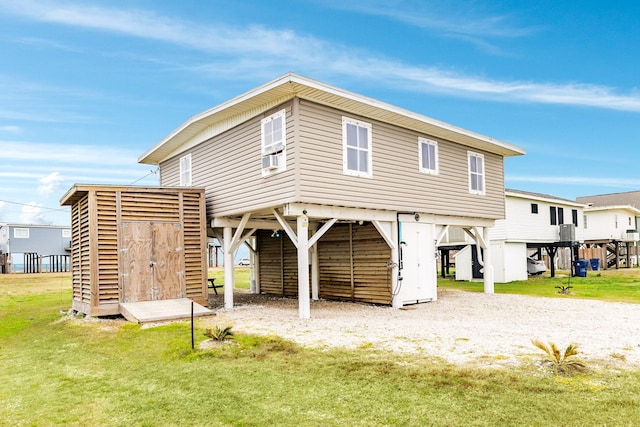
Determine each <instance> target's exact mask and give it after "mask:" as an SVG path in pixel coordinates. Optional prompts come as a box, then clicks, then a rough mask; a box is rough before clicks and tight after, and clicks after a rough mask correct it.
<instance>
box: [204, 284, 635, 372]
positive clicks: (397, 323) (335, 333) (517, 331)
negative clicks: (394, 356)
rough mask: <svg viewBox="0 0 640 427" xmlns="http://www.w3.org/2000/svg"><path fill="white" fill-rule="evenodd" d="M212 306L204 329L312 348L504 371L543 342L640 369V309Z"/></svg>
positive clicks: (509, 302)
mask: <svg viewBox="0 0 640 427" xmlns="http://www.w3.org/2000/svg"><path fill="white" fill-rule="evenodd" d="M210 302H211V306H212V307H213V309H214V310H215V311H216V316H212V317H209V318H208V319H207V320H205V321H204V322H205V326H206V325H221V326H227V325H231V326H232V327H233V330H234V331H236V332H245V333H252V334H260V335H278V336H280V337H283V338H286V339H289V340H293V341H295V342H297V343H299V344H301V345H303V346H308V347H316V348H318V347H319V348H322V347H345V348H358V347H361V348H373V349H385V350H391V351H396V352H402V353H409V354H416V355H425V356H435V357H440V358H443V359H446V360H448V361H450V362H452V363H456V364H467V363H470V364H474V365H482V366H501V365H512V364H518V363H523V362H525V361H530V360H533V359H534V358H539V356H540V355H541V352H540V350H538V349H537V348H535V347H534V346H533V345H532V344H531V340H532V339H539V340H542V341H544V342H554V343H555V344H557V345H558V346H559V347H561V348H562V349H564V348H565V347H566V346H567V345H568V344H570V343H577V344H578V345H579V347H580V353H581V357H582V359H584V360H586V361H587V362H589V363H591V364H594V365H607V366H619V367H628V368H636V367H640V304H624V303H610V302H602V301H590V300H580V299H568V298H539V297H528V296H521V295H504V294H494V295H488V294H483V293H475V292H464V291H457V290H446V289H440V290H439V292H438V300H437V301H434V302H430V303H425V304H419V305H414V306H408V307H405V308H403V309H393V308H391V307H382V306H374V305H368V304H357V303H348V302H335V301H313V302H312V303H311V319H305V320H303V319H300V318H299V316H298V301H297V299H288V298H274V297H268V296H264V295H251V294H244V293H236V294H235V305H236V306H235V308H234V309H233V310H225V309H224V304H223V297H222V295H217V296H215V295H214V296H212V297H211V300H210Z"/></svg>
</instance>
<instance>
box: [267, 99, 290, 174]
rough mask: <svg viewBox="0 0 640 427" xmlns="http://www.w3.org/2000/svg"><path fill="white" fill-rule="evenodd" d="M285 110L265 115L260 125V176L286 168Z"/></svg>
mask: <svg viewBox="0 0 640 427" xmlns="http://www.w3.org/2000/svg"><path fill="white" fill-rule="evenodd" d="M285 117H286V110H280V111H278V112H277V113H275V114H272V115H270V116H269V117H265V118H264V119H262V121H261V127H262V176H266V175H270V174H272V173H274V172H279V171H283V170H285V169H286V163H285V161H286V155H285V145H286V144H285V142H286V140H287V135H286V119H285Z"/></svg>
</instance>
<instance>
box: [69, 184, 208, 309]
mask: <svg viewBox="0 0 640 427" xmlns="http://www.w3.org/2000/svg"><path fill="white" fill-rule="evenodd" d="M60 204H61V205H63V206H71V234H72V237H71V247H72V254H71V265H72V271H73V278H72V281H73V305H72V308H73V309H74V310H76V311H78V312H82V313H85V314H87V315H90V316H105V315H116V314H124V315H125V316H126V313H125V311H126V308H125V307H124V306H123V304H126V303H135V302H142V301H158V300H170V299H171V300H173V299H181V298H188V299H190V300H192V301H195V302H196V303H199V304H206V303H207V285H206V279H207V264H206V244H207V243H206V222H205V218H206V217H205V198H204V189H201V188H192V187H133V186H103V185H74V186H73V187H72V188H71V189H70V190H69V191H68V192H67V193H66V194H65V195H64V196H63V197H62V199H61V200H60Z"/></svg>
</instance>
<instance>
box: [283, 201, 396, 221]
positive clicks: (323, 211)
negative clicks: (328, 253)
mask: <svg viewBox="0 0 640 427" xmlns="http://www.w3.org/2000/svg"><path fill="white" fill-rule="evenodd" d="M283 212H284V216H296V217H297V216H300V215H306V216H308V217H309V218H316V219H319V218H336V219H337V220H342V221H395V220H396V212H395V211H383V210H374V209H359V208H347V207H341V206H328V205H314V204H310V203H288V204H286V205H284V209H283Z"/></svg>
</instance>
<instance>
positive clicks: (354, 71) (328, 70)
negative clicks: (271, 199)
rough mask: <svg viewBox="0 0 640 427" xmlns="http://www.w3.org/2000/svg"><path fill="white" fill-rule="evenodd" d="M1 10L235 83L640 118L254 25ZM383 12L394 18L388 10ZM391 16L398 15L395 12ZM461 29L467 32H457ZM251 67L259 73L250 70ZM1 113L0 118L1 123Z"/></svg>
mask: <svg viewBox="0 0 640 427" xmlns="http://www.w3.org/2000/svg"><path fill="white" fill-rule="evenodd" d="M0 7H1V8H4V9H5V10H6V11H8V12H10V13H14V14H16V15H21V16H25V17H28V18H30V19H33V20H36V21H44V22H52V23H58V24H62V25H69V26H76V27H83V28H91V29H95V30H101V31H107V32H114V33H119V34H125V35H129V36H133V37H139V38H145V39H152V40H157V41H162V42H166V43H171V44H177V45H180V46H184V47H187V48H189V49H193V50H198V51H206V52H211V53H215V54H217V55H223V56H226V58H224V59H221V60H224V61H225V63H226V64H227V66H228V67H229V68H231V69H236V70H237V71H238V72H236V73H235V75H234V77H237V76H243V77H244V78H247V77H255V76H256V72H257V73H259V76H258V77H260V78H262V77H263V76H264V75H265V73H268V74H269V75H271V76H273V75H275V74H281V73H282V70H289V69H294V70H301V71H302V72H304V73H313V74H315V75H322V76H331V75H342V76H348V77H352V78H358V79H363V78H365V79H368V80H369V81H374V82H384V84H385V85H388V86H393V87H396V88H400V89H403V90H407V91H419V92H429V93H433V92H441V93H448V94H451V95H455V96H465V97H475V98H480V99H489V100H492V101H496V102H525V103H538V104H557V105H571V106H587V107H594V108H603V109H612V110H622V111H634V112H638V111H640V93H638V92H636V91H631V92H629V93H624V92H622V91H621V90H617V89H615V88H611V87H607V86H601V85H593V84H588V83H579V82H564V83H556V82H535V81H526V80H523V81H508V80H500V79H492V78H487V77H483V76H474V75H467V74H464V73H460V72H455V71H450V70H445V69H442V68H438V67H428V66H412V65H408V64H405V63H402V62H399V61H396V60H393V59H390V58H386V57H384V56H382V55H380V54H376V53H372V52H367V51H362V50H358V49H354V48H352V47H349V46H345V45H341V44H336V43H330V42H327V41H324V40H321V39H318V38H315V37H312V36H307V35H300V34H297V33H296V32H295V31H290V30H272V29H268V28H265V27H262V26H255V25H254V26H248V27H241V28H236V27H231V26H228V25H224V24H220V23H211V24H209V25H207V26H204V25H200V24H198V23H195V22H187V21H182V20H179V19H174V18H169V17H164V16H160V15H158V14H156V13H154V12H151V11H146V10H140V9H116V8H106V7H97V6H85V5H81V4H74V3H65V4H60V3H52V2H46V1H21V2H15V1H10V0H0ZM385 13H388V14H391V13H392V12H390V11H389V10H386V12H385ZM393 13H396V15H398V14H399V13H400V12H397V11H396V12H393ZM401 18H402V19H409V18H408V14H406V13H403V14H401V15H398V16H396V19H401ZM425 19H427V18H415V19H414V20H416V22H415V23H414V25H435V24H434V23H433V22H435V21H434V20H433V19H431V20H429V22H426V21H425ZM420 20H421V21H420ZM453 22H454V20H453V19H449V20H447V21H446V22H444V23H440V24H438V25H444V26H447V27H448V28H449V29H450V31H451V32H457V33H456V34H458V35H459V36H460V37H470V36H472V35H478V34H488V35H491V36H495V37H516V36H521V35H523V34H526V33H527V32H529V31H532V30H531V29H526V28H524V29H518V28H517V27H510V26H508V25H505V24H504V17H500V16H493V17H491V16H489V17H487V18H482V19H476V21H474V22H475V24H473V25H468V26H467V23H465V24H460V25H458V24H455V25H454V24H453ZM462 22H465V21H464V20H463V21H462ZM498 24H499V25H498ZM465 26H466V27H467V28H466V30H464V31H463V27H465ZM496 28H498V29H496ZM465 31H466V32H465ZM255 63H260V64H262V65H263V66H262V67H255ZM201 68H202V69H208V70H210V69H212V68H213V69H215V68H217V65H216V64H212V65H210V66H206V65H204V66H201ZM216 75H217V74H216ZM2 114H3V113H2V112H1V111H0V116H2Z"/></svg>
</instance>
